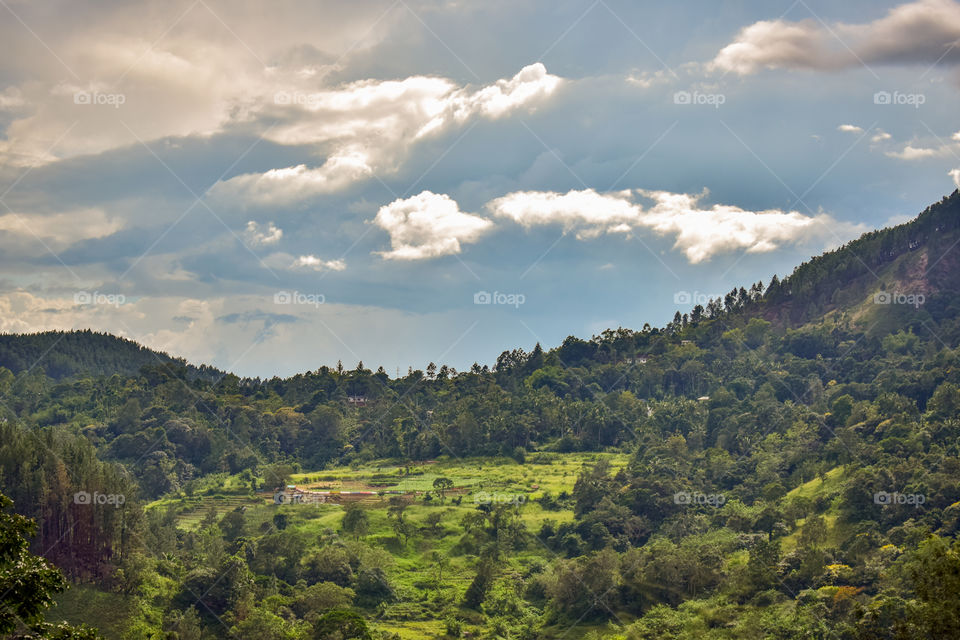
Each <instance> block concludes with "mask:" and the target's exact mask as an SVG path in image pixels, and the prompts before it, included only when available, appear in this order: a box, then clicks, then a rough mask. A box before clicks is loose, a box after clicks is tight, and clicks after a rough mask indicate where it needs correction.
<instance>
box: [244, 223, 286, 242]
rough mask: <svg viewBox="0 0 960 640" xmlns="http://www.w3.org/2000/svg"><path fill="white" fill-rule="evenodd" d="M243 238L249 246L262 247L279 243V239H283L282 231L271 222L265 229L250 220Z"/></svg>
mask: <svg viewBox="0 0 960 640" xmlns="http://www.w3.org/2000/svg"><path fill="white" fill-rule="evenodd" d="M244 236H245V237H246V238H247V242H248V243H249V244H251V245H253V246H257V247H262V246H266V245H271V244H276V243H278V242H280V238H282V237H283V229H281V228H279V227H277V226H276V225H274V224H273V223H272V222H268V223H267V225H266V227H261V226H260V225H259V224H257V223H256V221H254V220H251V221H249V222H248V223H247V228H246V231H245V232H244Z"/></svg>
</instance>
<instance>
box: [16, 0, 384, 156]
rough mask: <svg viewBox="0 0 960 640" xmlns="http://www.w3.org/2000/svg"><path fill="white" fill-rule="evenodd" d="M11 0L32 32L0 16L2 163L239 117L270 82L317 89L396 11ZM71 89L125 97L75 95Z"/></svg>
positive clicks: (168, 0)
mask: <svg viewBox="0 0 960 640" xmlns="http://www.w3.org/2000/svg"><path fill="white" fill-rule="evenodd" d="M15 4H16V7H15V9H14V11H16V13H17V15H18V16H19V17H20V18H21V19H22V20H23V22H24V23H25V24H27V25H31V27H32V28H34V29H36V30H37V32H38V33H39V34H40V36H39V37H36V36H31V35H30V32H29V31H28V30H27V29H24V25H23V24H21V23H20V22H19V21H18V20H15V19H13V17H12V16H10V15H8V16H7V18H8V19H5V20H2V21H0V41H2V42H4V43H5V44H9V46H10V47H11V49H10V50H11V51H14V50H15V51H16V52H17V55H7V56H3V59H0V75H2V76H3V77H4V78H7V79H8V80H10V83H9V84H11V85H15V86H11V87H7V88H6V89H4V91H3V94H2V96H0V109H4V108H7V107H10V106H12V105H13V106H16V107H17V109H16V118H15V119H14V120H13V121H12V122H10V123H9V126H8V127H6V131H5V135H3V136H0V164H19V165H38V164H44V163H47V162H52V161H55V160H58V159H61V158H67V157H74V156H77V155H82V154H93V153H99V152H102V151H106V150H110V149H115V148H118V147H121V146H126V145H131V144H138V138H140V139H142V140H144V141H146V142H148V143H150V142H151V141H155V140H158V139H161V138H164V137H168V136H194V135H197V136H204V135H209V134H212V133H216V132H220V131H223V130H224V129H226V128H229V127H231V126H241V127H243V126H248V125H249V124H250V123H251V122H254V121H255V120H256V117H257V114H258V113H259V112H260V111H261V110H262V108H263V105H264V104H266V103H267V102H268V101H269V103H271V104H272V97H273V95H274V94H275V93H276V92H278V91H283V90H316V88H317V87H318V84H319V83H321V82H322V81H323V79H324V78H325V76H326V75H327V74H328V73H329V72H330V71H333V70H336V69H338V68H339V67H340V66H342V64H341V62H333V61H334V60H337V59H338V58H340V56H341V55H342V54H343V53H344V52H351V53H353V54H358V55H363V54H364V53H365V52H366V51H368V50H369V48H370V47H371V46H376V45H377V43H378V42H379V41H382V40H383V39H384V37H385V36H386V35H387V34H388V33H389V32H390V29H391V28H392V27H394V26H395V24H396V19H397V17H398V16H399V15H400V13H399V12H395V13H391V14H390V15H384V14H383V7H380V6H378V3H375V2H373V3H349V5H341V6H332V5H330V4H329V3H316V4H311V5H309V6H308V5H303V6H299V7H297V11H296V16H295V17H294V16H293V14H291V13H290V12H288V11H283V10H277V11H262V10H261V9H260V8H257V7H256V5H255V4H251V3H237V2H233V1H230V0H206V1H205V2H202V3H196V2H192V1H191V0H142V1H139V2H136V3H127V4H124V5H122V6H121V5H117V4H115V3H98V4H96V5H90V6H87V7H85V8H84V12H83V16H82V17H81V16H80V15H79V14H78V13H77V11H78V8H77V6H76V5H75V4H73V3H70V2H65V1H64V0H52V1H51V2H49V3H47V4H45V5H43V6H40V5H38V4H37V3H19V2H18V3H15ZM228 25H229V26H228ZM46 43H50V47H51V49H52V50H50V49H47V48H46V47H47V45H46ZM77 92H87V94H88V95H89V94H92V93H98V94H102V95H117V94H119V95H122V96H123V97H124V103H123V104H122V105H121V106H120V107H119V108H114V107H112V106H103V105H101V106H98V105H95V104H77V103H76V102H75V100H74V94H75V93H77ZM121 120H122V122H123V124H121V122H120V121H121ZM4 125H6V123H4ZM124 125H126V126H124ZM127 127H129V129H128V128H127ZM265 128H266V127H265V126H264V127H263V129H265ZM131 130H132V131H133V133H131ZM55 141H57V143H56V144H54V142H55ZM51 145H53V146H52V147H51Z"/></svg>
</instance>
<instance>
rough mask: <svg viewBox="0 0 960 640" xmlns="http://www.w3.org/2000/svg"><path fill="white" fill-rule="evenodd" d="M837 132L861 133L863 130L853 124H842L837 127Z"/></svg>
mask: <svg viewBox="0 0 960 640" xmlns="http://www.w3.org/2000/svg"><path fill="white" fill-rule="evenodd" d="M837 131H843V132H844V133H863V128H862V127H858V126H857V125H855V124H842V125H840V126H839V127H837Z"/></svg>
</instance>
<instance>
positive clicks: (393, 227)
mask: <svg viewBox="0 0 960 640" xmlns="http://www.w3.org/2000/svg"><path fill="white" fill-rule="evenodd" d="M373 222H374V224H376V225H378V226H379V227H380V228H382V229H384V230H386V232H387V233H389V234H390V246H391V247H392V249H391V250H390V251H383V252H380V255H382V256H383V257H384V258H385V259H388V260H390V259H393V260H423V259H426V258H437V257H440V256H447V255H454V254H458V253H460V251H461V244H462V243H470V242H476V241H477V240H478V239H479V238H480V237H481V236H483V235H484V234H485V233H487V232H488V231H489V230H490V229H491V228H492V227H493V223H492V222H491V221H490V220H487V219H486V218H482V217H480V216H477V215H473V214H470V213H464V212H462V211H460V207H459V205H458V204H457V203H456V202H455V201H454V200H453V199H452V198H450V196H447V195H445V194H436V193H433V192H431V191H423V192H421V193H419V194H417V195H415V196H412V197H410V198H406V199H397V200H394V201H393V202H391V203H390V204H388V205H385V206H383V207H380V210H379V211H378V212H377V217H376V218H375V219H374V221H373Z"/></svg>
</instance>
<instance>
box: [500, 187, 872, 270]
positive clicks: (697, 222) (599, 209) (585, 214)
mask: <svg viewBox="0 0 960 640" xmlns="http://www.w3.org/2000/svg"><path fill="white" fill-rule="evenodd" d="M634 195H638V196H640V197H642V198H645V199H647V200H649V201H652V203H653V205H652V206H650V207H644V205H643V204H641V203H639V202H636V201H635V199H634ZM705 196H706V191H704V192H703V193H701V194H685V193H671V192H668V191H648V190H643V189H637V190H635V191H617V192H612V193H598V192H596V191H594V190H593V189H585V190H582V191H570V192H567V193H565V194H561V193H554V192H532V191H521V192H515V193H511V194H508V195H506V196H503V197H502V198H497V199H495V200H493V201H491V202H490V203H489V204H488V207H489V208H490V210H491V211H492V212H493V213H494V215H496V216H498V217H503V218H509V219H511V220H513V221H515V222H518V223H519V224H522V225H524V226H526V227H530V226H534V225H544V224H560V225H561V226H563V228H564V230H566V231H571V230H575V231H577V237H578V238H581V239H585V238H590V237H595V236H596V235H598V234H600V233H604V232H606V233H624V232H630V231H633V230H637V229H644V228H646V229H651V230H653V231H655V232H656V233H658V234H660V235H670V236H674V237H675V239H676V240H675V242H674V248H675V249H678V250H680V251H682V252H683V253H684V255H685V256H686V257H687V259H688V260H689V261H690V262H691V263H699V262H703V261H705V260H709V259H710V258H712V257H713V256H714V255H716V254H719V253H723V252H727V251H733V250H737V249H742V250H745V251H747V252H748V253H765V252H769V251H773V250H775V249H777V248H779V247H781V246H783V245H786V244H798V243H801V242H806V241H810V240H824V239H829V238H830V236H831V235H832V234H833V233H834V231H838V232H839V233H841V234H846V235H848V236H849V234H851V233H853V232H855V231H862V229H861V228H860V227H855V226H853V225H845V224H842V223H838V222H837V221H836V220H834V219H832V218H831V217H830V216H828V215H826V214H820V215H817V216H806V215H803V214H801V213H798V212H796V211H789V212H786V211H781V210H779V209H772V210H765V211H748V210H745V209H741V208H739V207H735V206H730V205H718V204H715V205H712V206H711V207H706V208H705V207H703V206H702V205H701V203H700V201H701V200H702V199H703V198H704V197H705Z"/></svg>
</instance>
